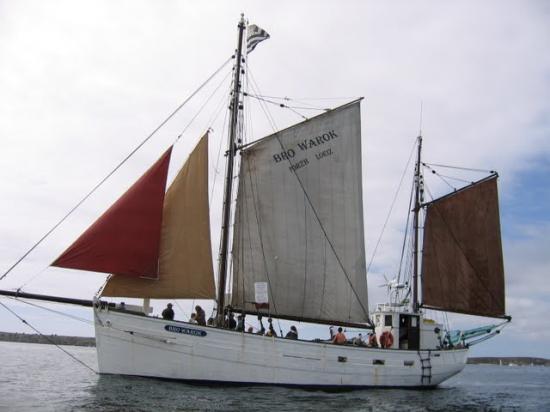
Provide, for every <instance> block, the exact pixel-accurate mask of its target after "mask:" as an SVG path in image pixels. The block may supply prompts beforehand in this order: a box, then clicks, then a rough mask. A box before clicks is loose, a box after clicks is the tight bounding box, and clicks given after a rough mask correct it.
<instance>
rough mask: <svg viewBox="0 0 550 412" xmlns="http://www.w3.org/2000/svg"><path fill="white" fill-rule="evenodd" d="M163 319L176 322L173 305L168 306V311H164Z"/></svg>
mask: <svg viewBox="0 0 550 412" xmlns="http://www.w3.org/2000/svg"><path fill="white" fill-rule="evenodd" d="M162 319H166V320H174V310H173V309H172V304H171V303H169V304H168V305H166V309H164V310H163V311H162Z"/></svg>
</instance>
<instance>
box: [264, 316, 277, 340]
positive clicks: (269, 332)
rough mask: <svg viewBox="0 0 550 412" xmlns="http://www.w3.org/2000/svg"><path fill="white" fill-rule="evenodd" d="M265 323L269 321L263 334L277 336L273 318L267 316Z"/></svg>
mask: <svg viewBox="0 0 550 412" xmlns="http://www.w3.org/2000/svg"><path fill="white" fill-rule="evenodd" d="M267 323H269V326H268V327H267V332H266V333H265V336H272V337H277V332H275V328H274V327H273V319H271V318H268V319H267Z"/></svg>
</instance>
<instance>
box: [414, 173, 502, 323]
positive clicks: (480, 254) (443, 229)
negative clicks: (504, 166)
mask: <svg viewBox="0 0 550 412" xmlns="http://www.w3.org/2000/svg"><path fill="white" fill-rule="evenodd" d="M422 300H423V306H425V307H430V308H433V309H439V310H445V311H451V312H460V313H467V314H472V315H480V316H494V317H500V316H504V314H505V308H504V268H503V262H502V245H501V240H500V220H499V209H498V193H497V176H496V175H493V176H490V177H489V178H487V179H484V180H482V181H480V182H477V183H475V184H472V185H471V186H468V187H466V188H464V189H461V190H459V191H457V192H455V193H452V194H450V195H448V196H445V197H442V198H440V199H437V200H435V201H433V202H432V203H430V204H428V205H427V210H426V221H425V225H424V245H423V257H422Z"/></svg>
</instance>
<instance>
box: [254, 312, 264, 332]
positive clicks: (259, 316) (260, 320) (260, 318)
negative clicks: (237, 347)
mask: <svg viewBox="0 0 550 412" xmlns="http://www.w3.org/2000/svg"><path fill="white" fill-rule="evenodd" d="M258 322H260V329H259V330H258V332H256V333H257V334H258V335H263V334H264V333H265V328H264V324H263V323H262V315H258Z"/></svg>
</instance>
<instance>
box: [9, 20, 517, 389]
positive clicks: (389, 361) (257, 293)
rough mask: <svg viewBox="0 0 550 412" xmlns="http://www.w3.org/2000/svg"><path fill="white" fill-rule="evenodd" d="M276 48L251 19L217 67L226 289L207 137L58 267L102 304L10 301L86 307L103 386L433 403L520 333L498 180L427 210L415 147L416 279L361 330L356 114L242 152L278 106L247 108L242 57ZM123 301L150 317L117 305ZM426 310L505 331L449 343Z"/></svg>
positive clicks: (151, 177)
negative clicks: (215, 240) (359, 393)
mask: <svg viewBox="0 0 550 412" xmlns="http://www.w3.org/2000/svg"><path fill="white" fill-rule="evenodd" d="M267 38H269V35H268V34H267V32H266V31H264V30H262V29H260V28H259V27H258V26H256V25H248V23H247V22H246V21H245V19H244V16H243V17H241V20H240V21H239V23H238V43H237V49H236V51H235V54H234V55H233V56H232V58H231V59H229V60H228V61H227V62H226V65H225V67H228V63H229V62H232V63H233V67H232V73H233V75H232V77H231V80H232V81H231V86H230V95H229V101H230V104H229V109H228V110H229V116H228V124H229V127H228V128H227V130H228V134H227V151H226V175H225V184H224V192H223V193H224V195H223V197H224V199H223V202H222V204H221V205H220V206H221V208H222V212H221V216H222V225H221V226H222V228H221V235H220V236H221V240H220V251H219V256H218V259H217V261H218V276H217V281H216V280H215V279H214V270H213V266H214V265H213V260H212V251H211V228H210V209H214V208H215V205H213V206H212V207H210V205H209V177H208V175H209V170H208V164H209V160H208V139H209V135H208V132H206V133H204V135H203V137H202V138H201V139H200V140H199V142H198V144H197V145H196V147H195V148H194V150H192V152H191V153H190V155H189V157H188V158H187V161H186V162H185V163H184V164H183V166H182V167H181V169H180V170H179V172H178V173H177V175H176V177H175V178H174V179H173V180H172V181H171V183H170V185H169V187H168V188H167V189H166V185H167V176H168V167H169V164H170V159H171V152H172V147H170V148H168V149H167V150H166V151H165V152H164V153H163V154H162V156H161V157H160V158H159V160H158V161H157V162H156V163H155V164H153V165H152V166H151V167H150V168H149V169H148V170H147V171H146V173H145V174H143V176H141V177H140V178H139V179H138V180H137V181H136V182H135V183H134V184H133V185H132V186H131V187H130V189H128V190H127V191H126V192H125V193H124V194H123V195H122V196H121V197H120V198H119V199H118V200H117V201H116V202H115V203H114V204H113V205H112V206H111V207H110V208H109V209H108V210H107V211H105V212H104V213H103V215H101V217H99V218H98V219H97V220H96V221H95V223H93V224H92V225H91V226H90V227H89V228H88V229H87V230H86V231H85V232H84V233H83V234H82V235H81V236H80V237H79V238H78V239H77V240H76V241H75V242H74V243H73V244H72V245H70V246H69V247H68V248H67V249H66V250H65V251H64V252H63V253H62V254H61V255H60V256H59V257H58V258H57V259H55V261H54V262H53V263H52V265H53V266H56V267H61V268H70V269H76V270H80V271H93V272H101V273H106V274H108V278H107V280H106V282H105V284H104V285H103V287H102V288H101V289H100V291H99V292H98V293H97V294H96V295H95V296H94V298H93V300H82V299H74V298H71V297H60V296H48V295H41V294H36V293H29V292H27V291H23V290H21V288H18V289H16V290H2V291H1V292H0V293H1V294H2V295H4V296H9V297H12V298H17V299H39V300H47V301H53V302H62V303H68V304H77V305H84V306H89V307H91V308H92V310H93V312H94V320H95V335H96V346H97V356H98V365H99V372H100V373H104V374H120V375H136V376H148V377H158V378H167V379H176V380H186V381H203V382H211V383H214V382H218V383H229V382H230V383H243V384H254V383H257V384H273V385H299V386H308V387H316V386H318V387H410V388H415V387H434V386H437V385H438V384H440V383H441V382H443V381H445V380H446V379H448V378H450V377H451V376H453V375H455V374H457V373H459V372H460V371H461V370H462V369H463V368H464V365H465V363H466V360H467V355H468V350H469V347H470V346H471V345H473V344H476V343H479V342H481V341H483V340H486V339H488V338H490V337H492V336H494V335H496V334H498V333H499V332H500V331H501V329H502V328H503V327H504V326H505V325H506V324H507V323H508V322H509V321H510V318H509V317H507V316H506V315H505V297H504V270H503V257H502V247H501V240H500V222H499V209H498V194H497V174H496V173H494V172H490V173H489V174H488V176H486V177H484V178H482V179H481V180H478V181H475V182H472V183H471V184H468V185H467V186H465V187H462V188H459V189H458V190H455V191H453V192H452V193H450V194H448V195H445V196H443V197H439V198H436V199H434V200H431V201H429V202H425V201H424V185H425V183H424V175H423V170H424V169H425V168H426V167H429V165H426V164H425V163H423V162H422V161H421V153H422V151H421V150H422V136H421V135H420V136H419V137H418V138H417V139H416V146H415V148H416V150H417V155H416V167H415V169H414V183H413V190H412V191H411V208H410V209H411V211H412V212H411V219H410V220H408V223H407V224H408V225H409V223H410V225H409V226H410V228H411V230H410V231H406V233H407V239H410V242H407V244H409V245H411V247H410V258H409V259H408V260H407V261H408V262H409V263H410V264H409V265H408V267H409V268H410V270H409V271H403V272H402V273H401V272H400V273H399V275H398V276H397V277H396V279H394V280H392V281H389V282H387V285H386V286H387V287H388V300H389V302H388V303H386V304H381V305H377V306H376V308H375V310H374V311H373V312H372V313H371V314H369V310H368V300H367V270H366V259H365V244H364V243H365V242H364V225H363V200H362V197H363V188H362V156H361V124H360V104H361V99H356V100H354V101H351V102H348V103H346V104H344V105H341V106H339V107H336V108H333V109H325V110H323V111H322V113H321V114H318V115H315V116H314V117H310V118H305V120H303V121H301V122H300V123H297V124H294V125H292V126H290V127H287V128H285V129H283V130H279V131H277V132H275V133H273V134H271V135H269V136H267V137H264V138H261V139H257V140H252V141H247V139H248V136H247V135H246V134H245V132H244V125H245V123H246V122H245V119H244V112H245V110H244V109H245V107H244V103H245V101H249V100H250V99H248V100H247V99H245V98H246V97H254V98H255V99H256V100H259V101H260V103H261V104H264V105H265V104H268V103H272V102H271V101H270V100H269V99H268V98H266V97H262V96H260V95H259V94H256V95H254V94H252V93H250V92H249V91H248V89H247V87H248V86H249V85H250V83H251V82H250V81H248V80H247V78H246V77H245V76H244V74H245V72H246V70H248V65H247V60H248V55H249V54H250V53H251V52H252V51H253V50H254V48H255V47H256V46H257V45H258V43H260V42H261V41H263V40H266V39H267ZM222 67H223V66H222ZM219 71H220V70H218V72H219ZM212 77H214V76H212ZM212 77H211V78H212ZM279 106H281V107H287V108H288V109H290V110H294V111H296V110H295V109H293V108H292V107H291V106H286V105H285V104H280V105H279ZM235 175H237V176H238V179H235V178H234V177H235ZM234 181H235V182H238V183H237V185H236V187H233V182H234ZM57 226H58V225H56V226H55V227H57ZM420 234H423V236H422V239H421V238H420ZM40 242H41V241H40ZM40 242H38V243H37V244H36V245H35V246H37V245H38V244H39V243H40ZM33 248H34V247H33ZM30 252H32V249H31V250H29V251H28V252H27V253H26V254H25V255H24V256H23V257H22V259H23V258H25V257H26V256H27V255H28V254H29V253H30ZM22 259H20V261H21V260H22ZM17 263H19V262H17ZM17 263H16V264H14V266H12V268H10V270H8V271H7V272H6V273H4V275H3V276H2V279H4V278H6V276H7V275H8V274H9V273H10V271H11V269H13V267H15V266H16V265H17ZM420 274H421V275H422V279H421V280H422V281H421V282H420V280H419V277H420V276H419V275H420ZM108 298H109V299H108ZM113 298H114V299H113ZM125 298H126V299H127V298H139V299H143V304H142V305H126V304H123V303H121V302H122V301H123V299H125ZM151 299H174V300H175V299H210V300H213V301H214V302H215V306H214V311H213V313H212V317H211V319H209V324H208V325H202V324H196V323H193V322H184V321H180V320H166V319H163V318H162V317H158V316H153V315H152V314H151V312H152V310H151V306H150V305H151V303H150V300H151ZM115 302H116V303H115ZM427 310H435V311H448V312H455V313H463V314H469V315H478V316H484V317H492V318H495V319H499V318H500V319H501V321H499V322H497V323H494V324H491V325H487V326H482V327H479V328H475V329H471V330H455V331H452V330H449V328H448V326H446V325H444V324H443V323H438V322H436V321H434V320H431V319H429V318H428V317H427V316H426V311H427ZM232 313H235V314H238V315H240V316H241V317H243V318H244V319H246V316H247V315H248V318H249V319H254V320H256V319H261V316H264V317H269V318H274V319H278V320H283V321H284V320H286V321H294V322H307V323H310V324H316V325H324V326H323V330H326V327H327V325H333V326H341V327H347V328H355V329H354V330H355V331H356V333H357V332H360V331H362V332H363V334H364V336H366V338H365V339H364V340H358V339H354V340H353V342H347V343H344V344H341V345H337V344H334V343H332V341H331V340H323V339H304V338H303V337H299V338H298V339H287V338H284V337H283V336H276V333H275V334H274V335H275V336H266V335H270V333H267V334H263V333H259V332H263V331H264V326H263V323H261V322H260V324H261V325H262V326H261V327H260V330H259V331H258V328H255V329H253V330H250V329H249V328H248V327H246V326H244V325H245V324H244V319H243V318H241V323H240V327H238V328H229V323H228V317H229V316H230V315H231V316H233V315H232ZM265 320H266V319H265V318H264V321H265ZM269 325H270V327H271V325H272V324H271V319H269ZM350 330H351V329H350ZM367 336H368V337H367Z"/></svg>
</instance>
